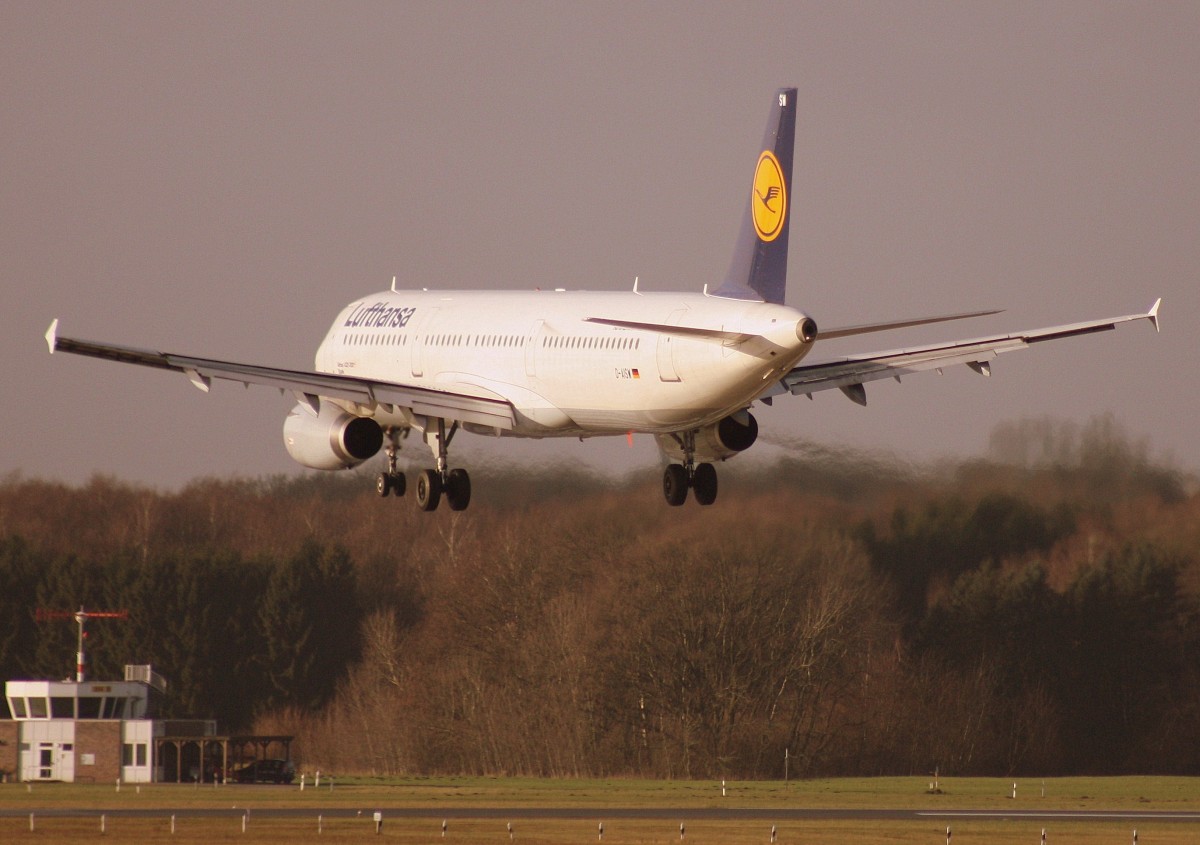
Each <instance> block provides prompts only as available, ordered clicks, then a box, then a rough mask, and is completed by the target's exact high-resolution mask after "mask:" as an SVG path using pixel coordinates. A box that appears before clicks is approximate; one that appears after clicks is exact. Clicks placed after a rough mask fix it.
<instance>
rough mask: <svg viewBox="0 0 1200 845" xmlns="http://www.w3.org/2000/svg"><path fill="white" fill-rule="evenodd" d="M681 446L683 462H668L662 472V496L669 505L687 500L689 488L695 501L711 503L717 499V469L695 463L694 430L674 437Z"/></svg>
mask: <svg viewBox="0 0 1200 845" xmlns="http://www.w3.org/2000/svg"><path fill="white" fill-rule="evenodd" d="M676 439H677V440H678V441H679V445H680V446H681V447H683V455H684V461H683V464H670V465H668V466H667V468H666V470H665V471H664V472H663V496H664V497H665V498H666V500H667V504H668V505H670V506H671V507H679V506H680V505H682V504H683V503H684V502H686V501H687V493H688V489H689V488H690V489H691V490H692V492H693V494H694V495H695V497H696V503H697V504H700V505H711V504H712V503H713V502H715V501H716V500H717V471H716V469H714V468H713V465H712V464H697V463H696V432H694V431H685V432H683V434H682V435H680V436H679V437H677V438H676Z"/></svg>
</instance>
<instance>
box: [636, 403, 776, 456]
mask: <svg viewBox="0 0 1200 845" xmlns="http://www.w3.org/2000/svg"><path fill="white" fill-rule="evenodd" d="M757 439H758V421H757V420H756V419H754V415H753V414H751V413H749V412H748V411H741V412H740V413H737V414H731V415H730V416H728V417H725V418H724V419H723V420H721V421H719V422H716V423H714V424H712V425H710V426H706V427H704V428H702V429H700V430H699V431H697V432H696V460H697V461H701V462H708V461H723V460H726V459H727V458H732V457H733V456H734V455H736V454H737V453H738V452H744V451H746V450H747V449H749V448H750V447H751V446H753V445H754V441H756V440H757ZM657 440H658V446H659V448H660V449H662V451H663V453H664V454H665V455H667V457H670V458H674V459H676V460H679V461H682V460H684V458H685V455H684V454H683V448H682V447H681V446H680V445H679V441H677V440H676V439H675V438H674V437H672V436H671V435H669V434H660V435H658V437H657Z"/></svg>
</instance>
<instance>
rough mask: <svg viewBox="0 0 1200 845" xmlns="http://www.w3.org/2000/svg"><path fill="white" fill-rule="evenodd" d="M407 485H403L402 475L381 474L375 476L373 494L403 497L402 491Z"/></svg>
mask: <svg viewBox="0 0 1200 845" xmlns="http://www.w3.org/2000/svg"><path fill="white" fill-rule="evenodd" d="M407 486H408V485H407V484H405V481H404V475H403V474H402V473H399V472H397V473H395V474H392V473H388V472H381V473H379V475H377V476H375V492H376V493H378V494H379V495H380V496H381V497H382V496H389V495H396V496H403V495H404V489H405V487H407Z"/></svg>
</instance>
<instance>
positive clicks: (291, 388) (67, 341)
mask: <svg viewBox="0 0 1200 845" xmlns="http://www.w3.org/2000/svg"><path fill="white" fill-rule="evenodd" d="M46 343H47V345H48V346H49V347H50V352H51V353H54V352H69V353H71V354H73V355H85V356H87V357H90V358H103V359H105V360H108V361H118V362H120V363H123V364H138V365H140V366H143V367H155V368H157V369H160V370H173V371H175V372H179V373H183V374H184V375H186V376H187V377H188V378H189V379H190V380H191V382H192V384H194V385H195V386H196V387H198V388H200V389H201V390H203V391H205V392H208V389H209V387H210V386H211V385H212V380H213V379H215V378H216V379H226V380H228V381H236V382H241V383H242V384H244V385H246V386H247V387H249V386H250V385H252V384H258V385H265V386H267V387H274V388H277V389H278V390H279V391H280V392H281V393H283V392H290V393H292V394H293V395H294V396H295V397H296V399H297V400H298V401H300V402H305V403H306V404H308V405H309V406H310V407H312V408H313V409H314V410H316V409H317V408H318V407H319V404H320V398H321V397H327V398H330V399H343V400H346V401H349V402H357V403H358V404H360V405H366V406H374V405H376V404H379V405H394V406H398V407H402V408H409V409H411V410H412V412H413V413H414V414H417V415H420V416H430V417H441V418H442V419H447V420H457V421H459V422H466V423H477V424H479V425H485V426H491V427H493V428H499V429H503V430H509V429H511V428H512V427H513V425H514V412H513V407H512V404H511V403H509V402H507V401H505V400H503V399H499V398H495V397H492V396H484V395H472V394H469V393H462V392H457V391H449V390H436V389H433V388H427V387H416V386H414V385H408V384H401V383H399V382H391V381H381V380H377V379H368V378H361V377H358V376H346V375H337V374H334V373H318V372H312V371H306V370H285V369H280V368H278V367H262V366H258V365H256V364H240V363H237V362H235V361H218V360H215V359H212V358H196V357H192V356H190V355H175V354H173V353H169V352H157V351H154V350H150V349H137V348H134V347H131V346H116V345H113V344H107V343H97V342H95V341H90V340H77V339H75V338H68V337H59V335H58V320H55V321H54V322H53V323H51V324H50V328H49V330H48V331H47V332H46Z"/></svg>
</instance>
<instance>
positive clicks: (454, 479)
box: [446, 469, 471, 511]
mask: <svg viewBox="0 0 1200 845" xmlns="http://www.w3.org/2000/svg"><path fill="white" fill-rule="evenodd" d="M446 502H447V504H449V505H450V510H452V511H465V510H466V509H467V505H469V504H471V476H469V475H467V471H466V470H465V469H452V470H450V475H449V476H447V478H446Z"/></svg>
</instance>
